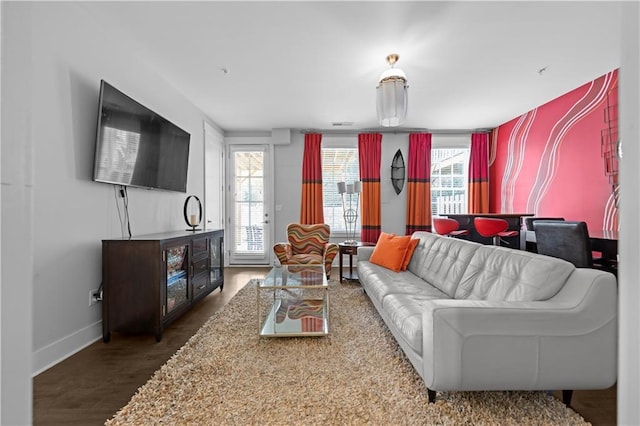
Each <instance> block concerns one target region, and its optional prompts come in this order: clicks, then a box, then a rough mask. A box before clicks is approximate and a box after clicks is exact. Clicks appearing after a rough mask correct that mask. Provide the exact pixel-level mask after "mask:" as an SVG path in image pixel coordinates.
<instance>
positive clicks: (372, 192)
mask: <svg viewBox="0 0 640 426" xmlns="http://www.w3.org/2000/svg"><path fill="white" fill-rule="evenodd" d="M381 149H382V135H381V134H380V133H366V134H365V133H361V134H359V135H358V160H359V161H360V181H361V182H362V193H361V194H360V211H361V212H362V216H361V217H360V224H361V227H362V229H361V231H360V239H361V240H362V241H363V242H367V243H376V242H377V241H378V237H379V236H380V231H381V228H380V223H381V222H380V159H381Z"/></svg>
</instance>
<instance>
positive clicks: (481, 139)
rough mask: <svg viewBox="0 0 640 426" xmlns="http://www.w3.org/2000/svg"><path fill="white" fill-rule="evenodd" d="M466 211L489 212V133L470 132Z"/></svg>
mask: <svg viewBox="0 0 640 426" xmlns="http://www.w3.org/2000/svg"><path fill="white" fill-rule="evenodd" d="M467 207H468V209H467V211H468V213H488V212H489V135H488V134H487V133H472V134H471V152H470V157H469V203H468V206H467Z"/></svg>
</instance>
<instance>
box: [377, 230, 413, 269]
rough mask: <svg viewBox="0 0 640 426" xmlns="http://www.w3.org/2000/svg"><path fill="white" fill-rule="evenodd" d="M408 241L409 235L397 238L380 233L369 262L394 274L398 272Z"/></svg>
mask: <svg viewBox="0 0 640 426" xmlns="http://www.w3.org/2000/svg"><path fill="white" fill-rule="evenodd" d="M410 240H411V236H410V235H407V236H404V237H398V236H396V235H394V234H387V233H386V232H382V233H381V234H380V237H379V238H378V242H377V243H376V247H375V248H374V249H373V253H371V258H370V259H369V261H370V262H371V263H374V264H376V265H379V266H384V267H385V268H387V269H391V270H392V271H394V272H399V271H400V270H401V269H402V261H403V260H404V255H405V252H406V251H407V246H408V245H409V241H410Z"/></svg>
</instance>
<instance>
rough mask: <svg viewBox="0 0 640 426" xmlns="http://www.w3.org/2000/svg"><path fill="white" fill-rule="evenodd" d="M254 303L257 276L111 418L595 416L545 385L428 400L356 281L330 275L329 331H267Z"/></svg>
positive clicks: (316, 420)
mask: <svg viewBox="0 0 640 426" xmlns="http://www.w3.org/2000/svg"><path fill="white" fill-rule="evenodd" d="M264 296H265V299H264V301H267V299H266V297H267V294H266V292H264ZM256 301H257V298H256V287H255V283H254V282H252V281H250V282H249V284H247V285H246V286H245V287H244V288H243V289H241V290H240V291H239V292H238V294H237V295H236V296H234V297H233V298H232V299H231V301H230V302H229V303H228V304H227V305H226V306H225V307H224V308H223V309H222V310H221V311H219V312H217V313H216V314H214V315H213V316H212V317H211V318H210V319H209V320H208V321H207V322H206V323H205V324H204V325H203V326H202V328H201V329H200V330H199V331H198V332H197V333H196V334H195V335H194V336H193V337H192V338H191V339H190V340H189V341H188V342H187V343H186V344H185V345H184V346H183V347H182V348H181V349H180V350H179V351H178V352H176V354H175V355H173V357H172V358H171V359H170V360H169V361H167V363H166V364H165V365H164V366H162V367H161V368H160V369H159V370H158V371H156V372H155V373H154V375H153V377H152V378H151V379H150V380H149V381H148V382H147V383H146V384H145V385H144V386H142V387H141V388H139V389H138V391H137V392H136V394H135V395H134V396H133V397H132V398H131V400H130V401H129V403H128V404H127V405H126V406H125V407H123V408H122V409H120V411H118V412H117V413H116V414H115V416H114V417H113V418H112V419H110V420H107V422H106V424H107V425H145V424H170V425H182V424H189V425H192V424H194V425H250V424H259V425H268V424H280V425H282V424H289V425H291V424H296V425H313V424H322V425H360V424H373V425H392V424H393V425H524V424H527V425H578V424H580V425H583V424H588V423H586V422H585V421H584V419H583V418H582V417H581V416H580V415H578V414H577V413H576V412H575V411H573V410H571V409H568V408H566V407H565V406H564V404H562V402H561V401H559V400H557V399H556V398H554V397H552V396H551V395H548V394H547V393H546V392H438V394H437V399H436V402H435V403H433V404H430V403H429V402H428V399H427V391H426V388H425V386H424V382H423V381H422V379H421V378H420V376H418V374H417V373H416V372H415V370H414V368H413V366H412V365H411V363H410V362H409V360H408V359H407V358H406V357H405V356H404V354H403V353H402V350H401V349H400V347H399V346H398V345H397V343H396V342H395V340H394V338H393V336H392V335H391V334H390V332H389V331H388V329H387V328H386V326H385V325H384V323H383V321H382V320H381V319H380V317H379V316H378V314H377V312H376V310H375V308H374V307H373V305H372V304H371V302H370V301H369V298H368V296H367V295H366V294H364V292H363V290H362V288H361V287H360V286H359V285H358V284H345V283H343V284H339V283H337V282H332V283H331V286H330V332H331V334H330V335H329V336H328V337H285V338H264V337H263V338H259V337H258V330H257V328H258V320H257V309H256ZM263 310H265V309H263Z"/></svg>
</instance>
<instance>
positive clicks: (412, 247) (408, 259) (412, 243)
mask: <svg viewBox="0 0 640 426" xmlns="http://www.w3.org/2000/svg"><path fill="white" fill-rule="evenodd" d="M419 242H420V240H419V239H418V238H412V239H411V240H409V245H408V246H407V250H406V251H405V252H404V257H403V258H402V267H401V268H400V270H401V271H406V270H407V267H408V266H409V262H411V258H412V257H413V252H414V251H415V250H416V247H417V245H418V243H419Z"/></svg>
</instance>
